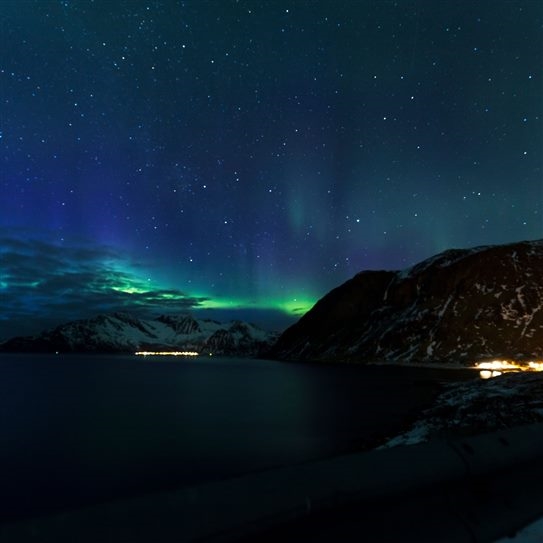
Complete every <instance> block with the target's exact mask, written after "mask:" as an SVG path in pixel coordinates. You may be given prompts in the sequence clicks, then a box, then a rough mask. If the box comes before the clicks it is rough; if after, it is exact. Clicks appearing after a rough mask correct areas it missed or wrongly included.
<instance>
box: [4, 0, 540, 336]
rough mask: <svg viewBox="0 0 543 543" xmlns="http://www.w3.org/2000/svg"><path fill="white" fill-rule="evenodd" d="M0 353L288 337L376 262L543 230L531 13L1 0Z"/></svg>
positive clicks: (315, 3) (535, 30)
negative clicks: (93, 330) (56, 328)
mask: <svg viewBox="0 0 543 543" xmlns="http://www.w3.org/2000/svg"><path fill="white" fill-rule="evenodd" d="M0 17H1V19H2V24H1V27H0V33H1V49H2V54H1V55H0V98H1V104H2V106H1V107H2V110H1V114H0V146H1V161H2V162H1V164H2V165H1V172H0V176H1V177H0V186H1V187H2V192H1V194H2V196H1V199H0V259H1V261H0V274H1V275H0V297H1V299H0V301H1V307H2V311H1V314H0V339H2V338H5V337H9V336H11V335H15V334H21V333H31V332H35V331H37V330H40V329H41V328H43V327H44V326H49V325H53V324H58V323H60V322H64V321H66V320H71V319H74V318H80V317H87V316H92V315H94V314H96V313H98V312H102V311H115V310H126V311H136V312H148V313H153V314H157V313H160V312H185V311H191V312H194V313H198V314H201V315H203V316H209V317H216V318H218V319H219V320H222V319H224V318H232V317H239V318H244V319H247V320H252V321H254V322H256V323H257V324H261V325H264V326H269V327H276V328H277V327H279V328H280V327H282V326H285V325H286V324H288V323H289V322H292V321H293V319H295V318H296V317H297V316H299V315H301V314H303V312H304V311H305V310H307V309H308V308H309V307H310V306H311V304H312V303H314V302H315V301H316V300H317V299H318V298H319V297H321V296H322V295H323V294H325V293H326V292H327V291H329V290H330V289H331V288H333V287H335V286H337V285H339V284H340V283H341V282H343V281H345V280H346V279H348V278H349V277H351V276H352V275H354V274H355V273H357V272H358V271H360V270H363V269H379V268H386V269H401V268H405V267H407V266H410V265H412V264H414V263H416V262H418V261H420V260H421V259H423V258H426V257H429V256H431V255H432V254H435V253H437V252H439V251H442V250H445V249H448V248H452V247H470V246H474V245H484V244H494V243H507V242H513V241H520V240H525V239H536V238H540V237H542V235H543V170H542V166H543V128H542V114H543V112H542V109H543V108H542V105H543V100H542V96H543V79H542V76H543V74H542V67H543V4H542V3H541V2H540V1H539V0H524V1H506V0H483V1H478V2H458V1H455V0H450V1H449V0H441V1H435V0H398V1H387V0H371V1H370V0H348V1H347V0H335V1H328V0H310V1H309V0H292V1H283V0H276V1H274V0H268V1H256V0H254V1H251V0H246V1H241V0H240V1H228V0H216V1H205V0H192V1H191V0H188V1H173V0H164V1H157V0H155V1H147V2H146V1H141V0H130V1H128V0H124V1H115V2H109V1H106V0H95V1H91V0H85V1H83V0H81V1H78V0H72V1H69V0H65V1H56V0H55V1H52V0H35V1H32V0H3V2H1V3H0Z"/></svg>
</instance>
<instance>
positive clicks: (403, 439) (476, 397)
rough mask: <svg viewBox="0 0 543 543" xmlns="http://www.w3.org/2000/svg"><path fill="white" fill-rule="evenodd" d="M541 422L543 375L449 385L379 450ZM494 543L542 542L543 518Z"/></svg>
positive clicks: (519, 375)
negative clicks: (408, 425)
mask: <svg viewBox="0 0 543 543" xmlns="http://www.w3.org/2000/svg"><path fill="white" fill-rule="evenodd" d="M541 421H543V373H528V372H522V373H508V374H504V375H501V376H499V377H495V378H493V379H488V380H483V379H481V380H479V381H468V382H464V383H454V384H450V385H448V386H447V387H446V388H445V390H444V391H443V392H442V393H441V395H440V396H439V397H438V399H437V401H436V403H435V404H434V406H433V407H431V408H429V409H427V410H426V411H424V412H423V413H422V414H421V416H420V418H419V419H418V420H417V421H416V422H415V423H414V424H413V426H412V427H411V428H410V429H409V430H408V431H406V432H404V433H403V434H400V435H398V436H396V437H394V438H392V439H389V440H388V441H387V442H386V443H385V444H384V445H382V446H381V447H380V448H390V447H396V446H398V445H413V444H415V443H421V442H423V441H427V440H428V439H430V438H435V437H441V438H449V437H451V438H454V437H461V436H468V435H476V434H481V433H484V432H492V431H495V430H500V429H504V428H510V427H513V426H518V425H520V424H528V423H533V422H541ZM496 543H543V518H541V519H539V520H538V521H536V522H534V523H533V524H531V525H529V526H527V527H526V528H524V529H523V530H521V531H519V532H518V533H517V534H516V535H515V536H514V537H505V538H503V539H500V540H499V541H497V542H496Z"/></svg>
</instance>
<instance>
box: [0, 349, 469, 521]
mask: <svg viewBox="0 0 543 543" xmlns="http://www.w3.org/2000/svg"><path fill="white" fill-rule="evenodd" d="M472 375H473V374H472V373H471V372H470V373H468V374H466V372H461V371H460V372H459V371H456V372H443V371H442V370H428V369H412V368H397V367H383V366H357V367H350V366H322V365H311V364H303V365H300V364H292V363H291V364H287V363H279V362H273V361H265V360H247V359H234V358H230V359H228V358H203V357H202V358H200V357H198V358H190V359H185V358H183V359H181V358H173V357H167V358H165V357H149V358H145V359H143V358H141V357H135V356H90V355H88V356H73V355H58V356H55V355H39V356H38V355H34V356H28V355H2V356H1V357H0V377H1V378H0V416H1V420H0V422H1V425H0V481H2V484H1V490H0V498H1V500H0V511H1V520H2V521H6V520H9V519H13V518H16V517H25V516H33V515H37V514H43V513H47V512H50V511H56V510H61V509H64V508H69V507H77V506H79V505H84V504H88V503H94V502H100V501H104V500H108V499H112V498H116V497H122V496H128V495H133V494H139V493H143V492H150V491H155V490H161V489H165V488H172V487H177V486H181V485H187V484H196V483H201V482H204V481H210V480H216V479H221V478H226V477H230V476H233V475H237V474H241V473H246V472H249V471H254V470H261V469H265V468H269V467H273V466H280V465H285V464H292V463H296V462H303V461H307V460H313V459H317V458H323V457H326V456H329V455H334V454H340V453H344V452H348V451H353V450H356V449H359V448H360V447H362V446H364V445H367V444H368V443H370V442H371V441H372V440H373V439H374V438H375V437H376V436H383V435H387V434H393V433H394V432H395V431H397V430H398V429H399V428H400V427H402V425H403V424H405V422H406V420H407V419H408V418H409V416H410V415H411V414H412V412H413V411H416V410H417V409H420V408H421V407H422V406H423V405H424V404H425V403H426V402H428V401H429V399H430V398H431V396H432V394H434V392H435V384H436V383H438V382H439V381H443V380H446V379H461V378H463V379H464V378H468V377H472Z"/></svg>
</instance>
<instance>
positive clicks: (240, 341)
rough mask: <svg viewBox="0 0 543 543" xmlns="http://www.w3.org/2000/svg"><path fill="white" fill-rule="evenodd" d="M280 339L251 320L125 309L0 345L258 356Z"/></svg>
mask: <svg viewBox="0 0 543 543" xmlns="http://www.w3.org/2000/svg"><path fill="white" fill-rule="evenodd" d="M276 339H277V334H275V333H270V332H266V331H264V330H262V329H260V328H258V327H256V326H254V325H252V324H248V323H245V322H241V321H232V322H229V323H226V324H221V323H220V322H217V321H214V320H209V319H195V318H193V317H192V316H190V315H181V316H166V315H163V316H160V317H158V318H156V319H139V318H135V317H134V316H132V315H129V314H127V313H113V314H109V315H98V316H97V317H94V318H92V319H87V320H78V321H73V322H69V323H67V324H63V325H61V326H58V327H57V328H55V329H53V330H49V331H46V332H42V333H41V334H39V335H37V336H33V337H16V338H13V339H10V340H8V341H6V342H4V343H3V344H1V345H0V350H2V351H10V352H55V351H59V352H130V353H132V352H134V351H137V350H150V351H162V350H168V351H171V350H183V351H197V352H202V353H213V354H220V355H236V356H238V355H241V356H255V355H258V354H259V353H260V352H262V351H263V350H264V349H267V348H269V346H270V344H271V343H272V342H273V341H275V340H276Z"/></svg>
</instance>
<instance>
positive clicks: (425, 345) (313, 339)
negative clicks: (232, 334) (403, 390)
mask: <svg viewBox="0 0 543 543" xmlns="http://www.w3.org/2000/svg"><path fill="white" fill-rule="evenodd" d="M271 355H272V356H274V357H277V358H281V359H290V360H346V361H355V362H369V361H390V362H405V363H409V362H411V363H413V362H425V363H427V362H460V363H464V364H471V363H472V362H474V361H477V360H481V359H485V358H490V357H492V358H493V357H506V358H507V357H509V358H516V359H528V358H537V357H539V358H541V357H542V356H543V240H538V241H531V242H522V243H515V244H510V245H500V246H490V247H477V248H475V249H468V250H450V251H446V252H444V253H441V254H439V255H437V256H434V257H432V258H430V259H428V260H425V261H423V262H421V263H420V264H417V265H416V266H414V267H412V268H410V269H407V270H404V271H396V272H394V271H365V272H361V273H359V274H357V275H356V276H355V277H353V278H352V279H350V280H349V281H347V282H346V283H344V284H343V285H341V286H340V287H338V288H336V289H334V290H332V291H331V292H330V293H328V294H327V295H326V296H325V297H324V298H322V299H321V300H320V301H319V302H318V303H317V304H316V305H315V306H314V307H313V309H312V310H311V311H309V312H308V313H307V314H306V315H304V317H302V318H301V319H300V320H299V321H298V322H297V323H296V324H294V325H293V326H291V327H290V328H289V329H287V330H286V331H285V332H284V333H283V334H282V335H281V337H280V338H279V340H278V342H277V343H276V345H275V346H274V347H273V349H272V352H271Z"/></svg>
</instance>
